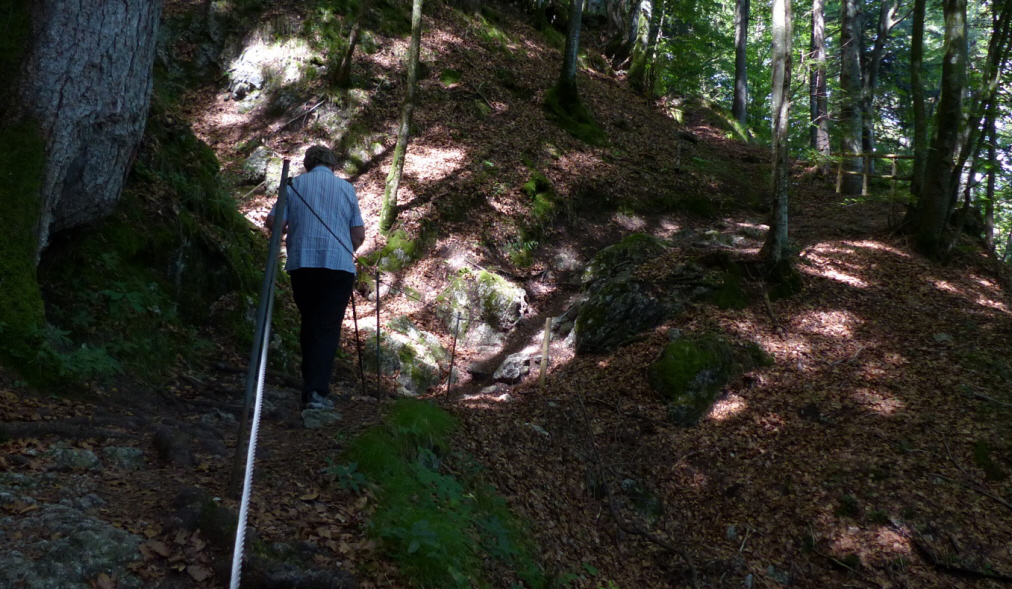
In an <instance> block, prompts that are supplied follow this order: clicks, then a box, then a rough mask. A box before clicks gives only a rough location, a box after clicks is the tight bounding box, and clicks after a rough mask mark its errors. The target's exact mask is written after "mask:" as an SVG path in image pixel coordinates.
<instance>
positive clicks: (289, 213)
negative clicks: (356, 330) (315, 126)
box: [267, 145, 365, 409]
mask: <svg viewBox="0 0 1012 589" xmlns="http://www.w3.org/2000/svg"><path fill="white" fill-rule="evenodd" d="M303 164H304V165H305V168H306V173H304V174H302V175H300V176H297V177H295V178H294V179H292V180H291V184H290V186H291V188H290V190H289V196H288V205H287V210H286V211H285V219H286V221H287V223H286V227H287V229H288V239H287V244H288V262H287V263H286V264H285V270H286V271H288V274H289V276H290V277H291V279H292V295H293V298H294V299H295V305H296V306H297V307H298V308H299V315H300V316H301V319H302V321H301V328H300V331H299V344H300V347H301V348H302V407H303V408H304V409H329V408H332V407H333V406H334V403H333V401H331V400H330V399H328V398H327V395H328V394H329V393H330V376H331V373H332V372H333V370H334V355H335V354H336V352H337V346H338V343H339V342H340V339H341V322H342V321H343V320H344V311H345V308H346V307H347V306H348V299H349V298H350V297H351V289H352V286H353V285H354V283H355V258H354V256H353V252H354V251H355V250H357V249H358V248H359V246H361V245H362V242H363V241H365V227H364V226H363V223H362V214H361V212H360V211H359V208H358V199H357V198H356V196H355V188H354V187H353V186H352V185H351V184H349V183H348V182H346V181H345V180H342V179H341V178H338V177H337V176H335V175H334V168H336V167H337V157H336V156H335V155H334V152H332V151H331V150H330V149H327V148H326V147H323V146H322V145H314V146H313V147H310V148H309V149H308V150H306V156H305V159H304V160H303ZM275 206H276V205H275ZM274 213H275V211H274V209H273V208H272V209H271V212H270V214H268V215H267V228H268V230H272V229H273V227H274Z"/></svg>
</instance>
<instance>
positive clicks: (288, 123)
mask: <svg viewBox="0 0 1012 589" xmlns="http://www.w3.org/2000/svg"><path fill="white" fill-rule="evenodd" d="M324 102H327V99H326V98H324V99H323V100H321V101H320V102H317V103H316V106H314V107H313V108H311V109H309V110H307V111H306V112H304V113H302V114H300V115H299V116H297V117H295V118H294V119H292V120H290V121H288V122H287V123H285V124H284V125H281V126H280V127H278V131H280V130H281V129H284V128H285V127H287V126H288V125H291V124H292V123H294V122H295V121H297V120H299V119H301V118H302V117H305V116H308V115H309V113H311V112H313V111H314V110H316V109H318V108H320V105H321V104H323V103H324Z"/></svg>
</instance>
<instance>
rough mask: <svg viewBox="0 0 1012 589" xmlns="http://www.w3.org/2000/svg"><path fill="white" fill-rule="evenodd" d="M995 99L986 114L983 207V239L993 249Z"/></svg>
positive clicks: (996, 172)
mask: <svg viewBox="0 0 1012 589" xmlns="http://www.w3.org/2000/svg"><path fill="white" fill-rule="evenodd" d="M997 110H998V109H997V101H994V102H992V103H991V108H990V109H988V114H987V125H986V129H987V131H986V132H987V134H988V136H989V137H990V138H991V140H990V141H989V142H988V145H987V197H986V198H987V202H986V204H985V209H984V240H985V241H986V242H987V247H988V249H990V250H991V251H994V188H995V180H996V177H997V174H998V127H997V126H996V124H995V118H996V117H995V115H996V111H997Z"/></svg>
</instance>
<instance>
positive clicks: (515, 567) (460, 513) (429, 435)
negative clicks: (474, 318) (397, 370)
mask: <svg viewBox="0 0 1012 589" xmlns="http://www.w3.org/2000/svg"><path fill="white" fill-rule="evenodd" d="M456 425H457V422H456V419H455V418H454V417H453V416H451V415H450V414H449V413H447V412H445V411H443V410H441V409H439V408H437V407H436V406H434V405H432V404H429V403H426V402H423V401H418V400H414V399H402V400H399V401H397V402H396V403H394V405H393V406H392V407H391V408H390V410H389V412H388V413H387V415H386V417H385V419H384V423H383V425H381V426H378V427H375V428H372V429H370V430H368V431H366V432H365V433H364V434H362V435H361V436H360V437H359V438H358V439H356V440H354V441H353V442H352V443H351V444H350V446H349V448H348V450H347V451H346V452H345V455H344V459H345V460H346V461H348V464H345V465H341V466H335V467H333V468H332V469H331V472H332V473H333V474H335V476H337V480H338V482H339V483H341V484H342V485H344V486H346V487H348V488H350V489H352V490H357V491H361V490H362V487H363V486H364V485H371V486H373V488H374V491H375V494H376V500H377V503H376V508H375V511H374V513H373V514H372V519H371V522H370V524H369V529H370V533H371V534H372V535H373V536H374V537H376V538H377V539H379V541H380V542H381V545H382V547H383V550H384V551H385V552H386V554H387V556H389V557H390V558H391V559H392V560H393V561H395V562H396V563H398V565H399V567H400V570H401V572H402V574H403V575H404V577H405V578H406V579H407V580H408V581H409V582H410V584H411V585H412V586H413V587H419V588H450V587H460V588H465V587H466V588H471V587H492V586H501V585H502V584H503V580H504V579H511V580H512V582H513V586H524V587H530V588H542V587H545V586H546V584H547V581H546V576H545V574H544V572H543V571H542V567H541V565H540V564H539V563H538V562H537V560H536V558H535V556H534V555H535V554H536V550H535V546H534V545H533V544H532V543H531V541H530V540H529V539H528V534H527V532H526V531H525V529H524V527H523V526H522V524H521V523H520V522H519V521H518V520H517V519H516V518H515V517H514V516H513V515H512V514H511V513H510V511H509V509H508V508H507V506H506V503H505V502H504V501H503V499H502V498H500V497H499V496H498V495H497V494H496V492H495V490H494V488H493V487H491V486H490V485H488V484H486V483H484V482H482V480H481V471H480V468H479V467H478V465H477V464H476V463H475V462H474V460H473V459H471V458H470V457H468V456H466V455H463V454H461V453H456V452H452V451H451V449H450V436H451V434H452V433H453V431H454V429H455V428H456ZM357 475H360V476H357ZM520 583H522V585H520Z"/></svg>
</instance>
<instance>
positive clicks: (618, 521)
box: [577, 395, 700, 589]
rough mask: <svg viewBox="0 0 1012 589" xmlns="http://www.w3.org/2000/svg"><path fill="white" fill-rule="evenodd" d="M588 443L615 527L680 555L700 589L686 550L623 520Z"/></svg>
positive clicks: (583, 410)
mask: <svg viewBox="0 0 1012 589" xmlns="http://www.w3.org/2000/svg"><path fill="white" fill-rule="evenodd" d="M577 400H578V401H579V402H580V412H581V414H582V415H583V421H584V423H585V424H586V425H587V428H586V431H588V432H589V431H591V429H590V418H589V417H588V416H587V407H586V405H584V403H583V396H582V395H581V396H578V397H577ZM587 442H588V444H590V449H591V452H592V453H593V457H594V462H595V463H596V464H597V469H598V475H599V476H600V482H601V485H602V486H603V487H604V492H605V494H606V495H607V498H608V509H609V511H611V516H612V518H613V519H614V520H615V525H617V526H618V529H619V530H621V531H622V532H624V533H626V534H629V535H632V536H642V537H643V538H645V539H647V540H649V541H650V542H653V543H654V544H656V545H658V546H660V547H661V548H663V549H665V550H667V551H668V552H672V553H674V554H677V555H679V556H680V557H681V558H682V560H684V561H685V564H686V565H687V566H688V567H689V573H690V575H691V578H690V581H691V582H692V587H693V589H700V586H699V573H698V571H697V570H696V563H695V562H694V561H693V560H692V556H691V555H689V553H688V552H687V551H686V550H685V549H684V548H679V547H677V546H675V545H673V544H671V543H670V542H668V541H667V540H665V539H664V538H661V537H660V536H658V535H656V534H654V533H652V532H650V531H649V530H647V529H645V528H643V527H642V526H639V525H636V524H633V523H630V522H627V521H625V520H624V519H622V516H621V515H620V514H619V512H618V506H617V505H616V504H615V496H614V495H613V494H612V492H611V486H609V485H608V483H606V482H605V481H604V469H603V467H602V466H601V465H602V461H601V454H600V453H599V452H598V450H597V444H595V443H594V440H593V438H590V437H589V436H588V438H587Z"/></svg>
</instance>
